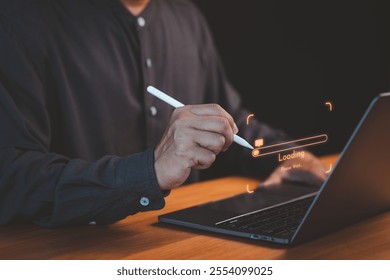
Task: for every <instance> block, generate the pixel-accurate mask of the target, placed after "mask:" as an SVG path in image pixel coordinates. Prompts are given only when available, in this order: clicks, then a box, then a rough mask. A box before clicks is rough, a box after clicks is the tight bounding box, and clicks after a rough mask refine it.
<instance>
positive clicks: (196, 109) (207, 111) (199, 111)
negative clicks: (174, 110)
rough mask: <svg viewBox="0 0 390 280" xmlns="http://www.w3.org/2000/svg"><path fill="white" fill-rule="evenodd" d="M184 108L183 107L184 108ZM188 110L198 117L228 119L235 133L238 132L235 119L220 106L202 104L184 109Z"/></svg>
mask: <svg viewBox="0 0 390 280" xmlns="http://www.w3.org/2000/svg"><path fill="white" fill-rule="evenodd" d="M182 108H183V107H182ZM184 108H185V109H186V110H188V111H189V112H191V113H192V114H194V115H197V116H220V117H223V118H225V119H227V121H228V123H229V125H230V127H231V128H232V130H233V133H235V134H236V133H237V132H238V128H237V125H236V124H235V122H234V120H233V117H232V116H231V115H230V114H229V113H228V112H226V111H225V110H224V109H223V108H222V107H221V106H219V105H218V104H202V105H187V106H185V107H184Z"/></svg>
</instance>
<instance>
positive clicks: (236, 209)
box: [203, 183, 319, 215]
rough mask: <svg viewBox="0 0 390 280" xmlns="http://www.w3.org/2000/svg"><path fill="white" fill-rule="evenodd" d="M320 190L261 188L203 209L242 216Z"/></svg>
mask: <svg viewBox="0 0 390 280" xmlns="http://www.w3.org/2000/svg"><path fill="white" fill-rule="evenodd" d="M318 190H319V187H318V186H308V185H298V184H291V183H283V184H281V185H275V186H267V187H263V186H260V187H258V188H257V189H256V190H255V191H254V192H253V193H244V194H241V195H236V196H233V197H230V198H227V199H223V200H219V201H216V202H211V203H208V204H206V205H203V207H207V208H210V209H213V210H217V211H222V212H230V213H234V214H238V215H240V214H246V213H248V212H252V211H257V210H260V209H263V208H266V207H270V206H273V205H276V204H279V203H283V202H286V201H289V200H291V199H294V198H298V197H301V196H304V195H307V194H311V193H315V192H317V191H318Z"/></svg>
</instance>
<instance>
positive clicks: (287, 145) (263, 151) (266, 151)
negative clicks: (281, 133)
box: [252, 134, 328, 157]
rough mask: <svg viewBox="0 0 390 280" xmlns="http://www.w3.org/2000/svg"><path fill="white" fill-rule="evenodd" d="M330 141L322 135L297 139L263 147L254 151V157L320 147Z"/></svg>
mask: <svg viewBox="0 0 390 280" xmlns="http://www.w3.org/2000/svg"><path fill="white" fill-rule="evenodd" d="M327 141H328V135H326V134H321V135H316V136H311V137H306V138H301V139H296V140H292V141H288V142H283V143H278V144H273V145H269V146H262V147H259V148H256V149H254V150H253V151H252V156H253V157H262V156H267V155H272V154H277V153H281V152H285V151H290V150H294V149H299V148H303V147H308V146H314V145H319V144H322V143H325V142H327Z"/></svg>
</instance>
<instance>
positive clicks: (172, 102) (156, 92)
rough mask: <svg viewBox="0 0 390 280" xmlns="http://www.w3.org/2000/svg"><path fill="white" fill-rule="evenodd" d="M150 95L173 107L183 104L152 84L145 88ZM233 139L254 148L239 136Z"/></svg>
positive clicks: (246, 146) (239, 143)
mask: <svg viewBox="0 0 390 280" xmlns="http://www.w3.org/2000/svg"><path fill="white" fill-rule="evenodd" d="M146 90H147V91H148V92H149V93H150V94H151V95H154V96H155V97H157V98H158V99H161V100H162V101H164V102H166V103H168V104H169V105H171V106H173V107H175V108H178V107H183V106H184V104H183V103H181V102H179V101H177V100H176V99H174V98H172V97H170V96H169V95H168V94H166V93H164V92H162V91H161V90H159V89H156V88H155V87H153V86H148V88H147V89H146ZM233 141H234V142H236V143H237V144H238V145H241V146H243V147H245V148H248V149H251V150H253V149H254V148H253V147H252V145H251V144H249V143H248V142H247V141H246V140H245V139H243V138H241V137H240V136H238V135H236V134H234V138H233Z"/></svg>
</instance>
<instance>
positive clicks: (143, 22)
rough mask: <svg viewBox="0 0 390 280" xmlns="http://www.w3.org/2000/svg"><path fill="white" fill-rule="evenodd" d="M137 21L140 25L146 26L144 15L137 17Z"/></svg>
mask: <svg viewBox="0 0 390 280" xmlns="http://www.w3.org/2000/svg"><path fill="white" fill-rule="evenodd" d="M137 23H138V25H139V26H140V27H144V26H145V23H146V22H145V19H144V18H143V17H139V18H137Z"/></svg>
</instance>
